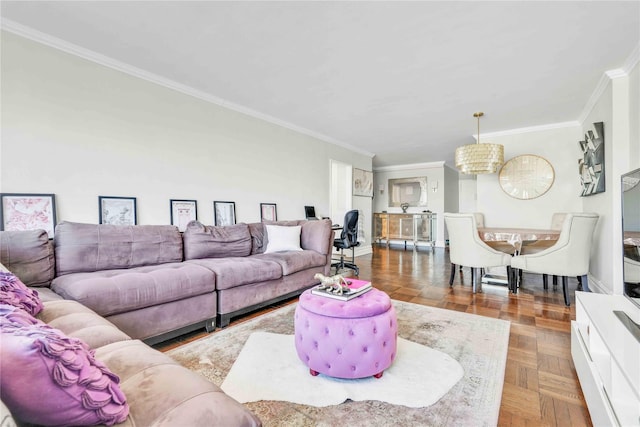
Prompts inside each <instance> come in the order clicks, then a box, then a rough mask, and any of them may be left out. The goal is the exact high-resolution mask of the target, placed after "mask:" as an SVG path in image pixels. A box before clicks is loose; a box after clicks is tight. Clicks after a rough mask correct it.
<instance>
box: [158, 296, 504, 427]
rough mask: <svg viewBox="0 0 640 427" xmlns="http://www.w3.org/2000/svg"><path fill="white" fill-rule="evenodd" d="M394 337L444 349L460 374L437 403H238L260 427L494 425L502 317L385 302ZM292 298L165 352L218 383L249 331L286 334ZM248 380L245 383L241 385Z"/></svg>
mask: <svg viewBox="0 0 640 427" xmlns="http://www.w3.org/2000/svg"><path fill="white" fill-rule="evenodd" d="M393 305H394V307H395V309H396V314H397V316H398V336H399V337H402V338H404V339H406V340H409V341H413V342H415V343H419V344H422V345H425V346H427V347H430V348H432V349H435V350H438V351H441V352H444V353H446V354H448V355H449V356H451V357H452V358H453V359H455V360H457V361H458V362H459V363H460V364H461V365H462V367H463V369H464V376H463V378H462V380H460V381H459V382H458V383H457V384H455V385H454V386H453V388H452V389H451V390H450V391H449V392H448V393H447V394H446V395H445V396H444V397H442V398H441V399H440V400H439V401H438V402H436V403H435V404H433V405H431V406H428V407H425V408H409V407H406V406H402V405H393V404H390V403H387V402H381V401H377V400H367V401H362V402H355V401H351V400H348V401H347V402H345V403H341V404H339V405H333V406H327V407H315V406H307V405H301V404H296V403H290V402H282V401H259V402H250V403H246V404H245V405H246V406H247V407H248V408H249V409H251V410H252V411H253V412H254V413H255V414H256V415H257V416H258V417H260V419H261V420H262V422H263V423H264V425H265V426H335V425H358V426H391V425H404V426H445V425H447V426H449V425H452V426H453V425H456V426H493V425H496V424H497V421H498V413H499V409H500V399H501V395H502V385H503V380H504V369H505V364H506V357H507V347H508V342H509V326H510V324H509V322H507V321H503V320H497V319H491V318H487V317H482V316H477V315H472V314H466V313H460V312H456V311H451V310H443V309H438V308H434V307H427V306H422V305H417V304H410V303H404V302H400V301H393ZM294 310H295V304H292V305H289V306H286V307H283V308H281V309H278V310H275V311H273V312H271V313H267V314H265V315H262V316H260V317H258V318H255V319H252V320H249V321H247V322H245V323H242V324H239V325H237V326H231V327H229V328H227V329H224V330H222V331H219V332H216V333H214V334H212V335H210V336H208V337H205V338H202V339H200V340H198V341H194V342H191V343H188V344H186V345H184V346H182V347H179V348H177V349H174V350H171V351H170V352H168V354H169V355H170V356H171V357H173V358H174V359H175V360H177V361H178V362H180V363H181V364H183V365H184V366H186V367H188V368H189V369H191V370H194V371H196V372H199V373H200V374H202V375H203V376H205V377H207V378H208V379H209V380H210V381H212V382H213V383H215V384H218V385H221V384H222V383H223V381H224V380H225V378H226V376H227V374H228V373H229V371H230V370H231V367H232V366H233V364H234V362H235V361H236V359H237V358H238V355H239V354H240V352H241V350H242V349H243V347H244V345H245V343H246V341H247V340H248V338H249V336H250V335H251V334H252V333H253V332H257V331H264V332H272V333H277V334H287V335H293V332H294V330H293V312H294ZM247 387H251V384H247Z"/></svg>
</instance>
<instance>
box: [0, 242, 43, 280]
mask: <svg viewBox="0 0 640 427" xmlns="http://www.w3.org/2000/svg"><path fill="white" fill-rule="evenodd" d="M0 263H2V264H4V266H5V267H6V268H7V269H9V270H10V271H11V272H12V273H14V274H15V275H16V276H18V277H19V278H20V280H22V282H23V283H24V284H26V285H27V286H49V284H50V283H51V280H53V277H54V276H55V257H54V254H53V244H52V243H51V241H50V240H49V235H48V234H47V232H46V231H44V230H25V231H0Z"/></svg>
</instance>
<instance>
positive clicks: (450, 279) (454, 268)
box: [449, 263, 456, 286]
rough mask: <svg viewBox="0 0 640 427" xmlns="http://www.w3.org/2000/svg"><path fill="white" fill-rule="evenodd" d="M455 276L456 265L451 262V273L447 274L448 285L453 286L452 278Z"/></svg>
mask: <svg viewBox="0 0 640 427" xmlns="http://www.w3.org/2000/svg"><path fill="white" fill-rule="evenodd" d="M455 277H456V265H455V264H454V263H451V275H449V286H453V279H454V278H455Z"/></svg>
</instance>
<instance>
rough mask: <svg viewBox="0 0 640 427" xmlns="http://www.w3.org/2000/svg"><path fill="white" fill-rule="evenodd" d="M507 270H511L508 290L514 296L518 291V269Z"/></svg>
mask: <svg viewBox="0 0 640 427" xmlns="http://www.w3.org/2000/svg"><path fill="white" fill-rule="evenodd" d="M509 268H510V269H511V280H510V285H509V289H510V290H511V293H512V294H515V293H516V292H517V291H518V269H517V268H512V267H509Z"/></svg>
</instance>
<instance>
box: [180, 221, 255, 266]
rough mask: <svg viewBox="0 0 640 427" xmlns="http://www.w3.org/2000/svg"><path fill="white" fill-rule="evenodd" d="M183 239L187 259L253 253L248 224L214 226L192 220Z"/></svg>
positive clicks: (240, 255)
mask: <svg viewBox="0 0 640 427" xmlns="http://www.w3.org/2000/svg"><path fill="white" fill-rule="evenodd" d="M183 239H184V258H185V259H202V258H227V257H244V256H248V255H249V254H250V253H251V234H249V226H248V225H247V224H242V223H241V224H235V225H227V226H225V227H213V226H209V225H203V224H202V223H201V222H200V221H191V222H189V224H187V229H186V230H185V232H184V235H183Z"/></svg>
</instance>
